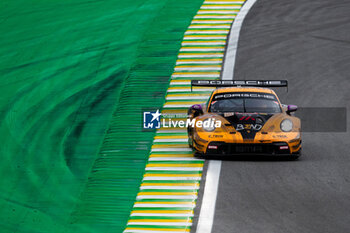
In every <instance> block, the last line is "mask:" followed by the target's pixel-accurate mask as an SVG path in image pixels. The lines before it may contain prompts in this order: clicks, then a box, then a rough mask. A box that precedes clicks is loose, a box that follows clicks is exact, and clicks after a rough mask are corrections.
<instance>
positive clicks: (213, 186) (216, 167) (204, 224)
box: [196, 160, 221, 233]
mask: <svg viewBox="0 0 350 233" xmlns="http://www.w3.org/2000/svg"><path fill="white" fill-rule="evenodd" d="M220 171H221V161H219V160H210V161H209V166H208V171H207V176H206V180H205V187H204V195H203V200H202V206H201V211H200V214H199V220H198V225H197V231H196V232H197V233H210V232H211V229H212V227H213V221H214V214H215V204H216V196H217V193H218V187H219V177H220Z"/></svg>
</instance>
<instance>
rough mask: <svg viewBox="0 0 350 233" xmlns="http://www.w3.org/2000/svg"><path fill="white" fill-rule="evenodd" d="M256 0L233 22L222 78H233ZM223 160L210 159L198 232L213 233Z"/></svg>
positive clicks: (248, 3)
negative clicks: (240, 41)
mask: <svg viewBox="0 0 350 233" xmlns="http://www.w3.org/2000/svg"><path fill="white" fill-rule="evenodd" d="M255 2H256V0H247V1H246V2H245V4H244V5H243V7H242V8H241V10H240V11H239V13H238V15H237V17H236V19H235V21H234V22H233V24H232V28H231V30H230V35H229V39H228V44H227V50H226V53H225V60H224V63H223V71H222V76H221V77H222V79H223V80H232V79H233V76H234V66H235V60H236V52H237V46H238V38H239V32H240V30H241V27H242V25H243V20H244V18H245V16H246V15H247V14H248V12H249V10H250V9H251V7H252V6H253V5H254V3H255ZM221 163H222V162H221V161H217V160H210V161H209V165H208V171H207V176H206V181H205V187H204V194H203V200H202V205H201V210H200V214H199V219H198V224H197V230H196V233H211V231H212V228H213V222H214V214H215V205H216V198H217V193H218V188H219V179H220V171H221Z"/></svg>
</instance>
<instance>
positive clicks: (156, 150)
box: [151, 147, 192, 152]
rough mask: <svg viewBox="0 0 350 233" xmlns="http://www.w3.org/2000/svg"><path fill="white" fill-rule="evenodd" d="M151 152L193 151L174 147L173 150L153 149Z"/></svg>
mask: <svg viewBox="0 0 350 233" xmlns="http://www.w3.org/2000/svg"><path fill="white" fill-rule="evenodd" d="M151 151H155V152H158V151H186V152H187V151H192V149H191V148H181V147H180V148H176V147H172V148H154V149H152V150H151Z"/></svg>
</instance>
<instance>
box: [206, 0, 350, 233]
mask: <svg viewBox="0 0 350 233" xmlns="http://www.w3.org/2000/svg"><path fill="white" fill-rule="evenodd" d="M349 12H350V2H349V1H348V0H337V1H332V2H330V1H326V0H314V1H304V0H294V1H286V0H285V1H281V0H259V1H257V2H256V3H255V5H254V6H253V8H252V9H251V10H250V12H249V13H248V15H247V17H246V19H245V21H244V23H243V28H242V30H241V34H240V39H239V44H238V51H237V58H236V59H237V60H236V66H235V79H288V80H289V92H288V93H286V92H284V91H282V90H281V91H278V93H279V97H280V99H281V101H282V102H283V103H285V104H296V105H298V106H300V107H325V108H326V107H345V108H347V115H348V116H349V115H350V114H349V109H350V108H349V107H350V106H349V103H350V92H349V90H350V82H349V74H350V66H349V64H350V33H349V32H350V14H349ZM336 120H337V119H334V121H336ZM304 123H305V122H304ZM306 123H307V122H306ZM330 124H332V122H330ZM347 125H349V118H348V119H347ZM344 127H346V126H344ZM349 148H350V134H349V132H343V133H317V132H314V133H307V132H306V133H303V156H302V157H301V158H300V159H299V160H298V161H281V160H264V159H259V158H253V159H225V160H224V161H223V164H222V170H221V174H220V184H219V190H218V198H217V202H216V209H215V218H214V225H213V230H212V232H213V233H235V232H239V233H255V232H257V233H265V232H266V233H275V232H276V233H281V232H283V233H288V232H293V233H294V232H298V233H301V232H302V233H308V232H317V233H320V232H339V233H340V232H350V221H349V220H350V217H349V216H350V184H349V182H350V169H349V167H350V155H349Z"/></svg>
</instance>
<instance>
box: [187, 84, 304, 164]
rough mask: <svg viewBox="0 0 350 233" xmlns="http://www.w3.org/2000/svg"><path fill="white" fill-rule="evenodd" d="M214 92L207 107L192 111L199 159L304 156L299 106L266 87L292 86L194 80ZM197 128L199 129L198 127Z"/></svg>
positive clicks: (191, 127) (193, 137) (190, 132)
mask: <svg viewBox="0 0 350 233" xmlns="http://www.w3.org/2000/svg"><path fill="white" fill-rule="evenodd" d="M191 85H192V86H202V87H203V86H209V87H226V88H218V89H216V90H214V91H213V92H212V94H211V96H210V98H209V100H208V102H207V103H206V104H202V105H198V104H196V105H193V106H191V107H190V108H189V110H188V117H189V120H190V121H194V122H195V124H192V125H189V127H188V128H187V129H188V137H189V145H190V147H192V148H193V149H194V152H195V155H197V156H206V155H280V156H289V157H291V158H294V159H297V158H298V157H299V156H300V155H301V132H300V127H301V126H300V119H299V118H297V117H295V116H292V115H291V112H294V111H296V110H297V106H295V105H283V104H281V103H280V101H279V99H278V97H277V95H276V93H275V92H274V91H273V90H271V89H269V88H266V87H288V82H287V81H286V80H260V81H258V80H244V81H239V80H230V81H225V80H192V82H191ZM197 123H198V124H197Z"/></svg>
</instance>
